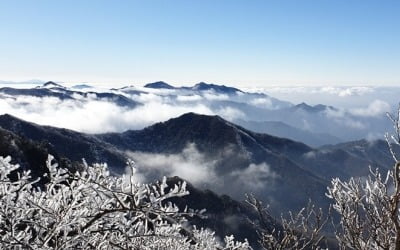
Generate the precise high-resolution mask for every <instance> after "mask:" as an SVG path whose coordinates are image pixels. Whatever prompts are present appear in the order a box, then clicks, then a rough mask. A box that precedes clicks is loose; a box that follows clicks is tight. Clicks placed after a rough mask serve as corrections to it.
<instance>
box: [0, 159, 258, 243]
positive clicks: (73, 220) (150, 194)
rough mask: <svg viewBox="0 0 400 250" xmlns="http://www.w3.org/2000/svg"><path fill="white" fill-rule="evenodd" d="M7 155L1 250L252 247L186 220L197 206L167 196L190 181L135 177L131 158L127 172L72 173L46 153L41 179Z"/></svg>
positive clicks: (0, 163)
mask: <svg viewBox="0 0 400 250" xmlns="http://www.w3.org/2000/svg"><path fill="white" fill-rule="evenodd" d="M10 161H11V158H10V157H6V158H3V157H0V248H1V249H19V248H21V249H232V250H233V249H251V248H250V246H249V244H248V243H247V242H236V241H235V240H234V238H233V237H232V236H229V237H226V238H225V239H224V242H220V241H218V240H217V238H216V237H215V236H214V233H213V232H210V231H209V230H206V229H197V228H195V227H191V226H187V223H185V221H186V219H187V217H188V216H193V215H194V214H196V213H199V211H192V210H190V209H185V210H184V211H179V209H178V207H177V206H176V205H174V204H172V203H171V202H169V201H168V200H169V199H170V198H172V197H180V196H184V195H187V194H188V192H187V191H186V188H185V185H186V184H185V182H182V183H178V184H176V185H175V186H173V187H169V186H168V185H167V181H166V178H164V179H163V180H162V181H160V182H157V183H154V184H140V183H137V181H136V178H135V168H134V163H133V162H128V166H129V167H130V168H131V171H130V174H127V175H123V176H113V175H111V174H110V172H109V171H108V169H107V165H105V164H94V165H92V166H89V165H88V164H86V163H84V167H83V170H82V171H77V172H74V173H71V172H70V171H68V170H66V169H62V168H59V167H57V164H55V163H53V157H52V156H49V158H48V160H47V163H46V164H47V168H48V170H49V173H48V174H46V176H45V177H46V179H47V180H48V181H47V182H46V184H45V185H41V184H38V181H39V180H38V179H37V180H32V178H31V175H30V171H22V170H21V169H20V167H19V166H18V165H14V164H11V163H10ZM11 176H14V177H15V176H16V178H11Z"/></svg>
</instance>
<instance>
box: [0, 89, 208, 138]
mask: <svg viewBox="0 0 400 250" xmlns="http://www.w3.org/2000/svg"><path fill="white" fill-rule="evenodd" d="M148 98H152V97H148ZM187 112H196V113H200V114H206V115H215V112H213V111H212V110H211V109H210V108H208V107H207V106H205V105H203V104H197V103H188V104H181V105H174V104H168V103H163V102H157V101H149V102H147V103H146V105H141V106H138V107H136V108H134V109H132V108H127V107H121V106H118V105H116V104H114V103H111V102H107V101H97V100H93V99H90V98H89V99H85V100H60V99H58V98H54V97H43V98H38V97H27V96H21V97H18V98H16V99H15V98H3V99H0V114H5V113H9V114H11V115H14V116H17V117H19V118H21V119H24V120H27V121H32V122H35V123H38V124H42V125H50V126H56V127H63V128H68V129H73V130H77V131H81V132H88V133H101V132H119V131H124V130H128V129H141V128H143V127H146V126H149V125H151V124H153V123H156V122H160V121H166V120H168V119H170V118H173V117H177V116H180V115H182V114H184V113H187Z"/></svg>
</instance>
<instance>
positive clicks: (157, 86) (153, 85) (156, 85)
mask: <svg viewBox="0 0 400 250" xmlns="http://www.w3.org/2000/svg"><path fill="white" fill-rule="evenodd" d="M144 87H145V88H152V89H175V87H174V86H172V85H169V84H168V83H166V82H163V81H159V82H153V83H148V84H146V85H144Z"/></svg>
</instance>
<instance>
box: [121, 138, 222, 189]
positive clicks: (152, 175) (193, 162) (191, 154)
mask: <svg viewBox="0 0 400 250" xmlns="http://www.w3.org/2000/svg"><path fill="white" fill-rule="evenodd" d="M128 155H129V157H131V158H132V159H133V160H134V161H135V162H136V163H137V166H138V169H137V171H138V172H137V173H138V174H141V175H142V176H144V178H145V179H147V180H148V181H153V180H154V179H158V178H160V177H162V176H179V177H181V178H183V179H185V180H188V181H189V182H191V183H193V184H195V185H201V184H212V183H215V182H216V181H217V176H216V174H215V171H214V169H215V164H216V163H217V160H212V159H209V158H208V157H206V156H205V155H204V154H202V153H200V152H199V151H198V150H197V148H196V146H195V145H194V144H188V145H187V147H186V148H185V149H183V151H182V152H181V153H179V154H151V153H143V152H128Z"/></svg>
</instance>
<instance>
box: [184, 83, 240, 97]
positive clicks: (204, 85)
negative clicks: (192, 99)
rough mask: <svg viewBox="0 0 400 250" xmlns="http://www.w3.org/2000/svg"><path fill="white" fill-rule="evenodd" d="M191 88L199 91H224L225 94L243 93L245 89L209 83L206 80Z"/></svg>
mask: <svg viewBox="0 0 400 250" xmlns="http://www.w3.org/2000/svg"><path fill="white" fill-rule="evenodd" d="M191 89H192V90H197V91H205V90H213V91H215V92H217V93H224V94H237V93H243V91H241V90H240V89H237V88H233V87H227V86H225V85H216V84H208V83H205V82H200V83H197V84H196V85H194V86H193V87H191Z"/></svg>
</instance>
